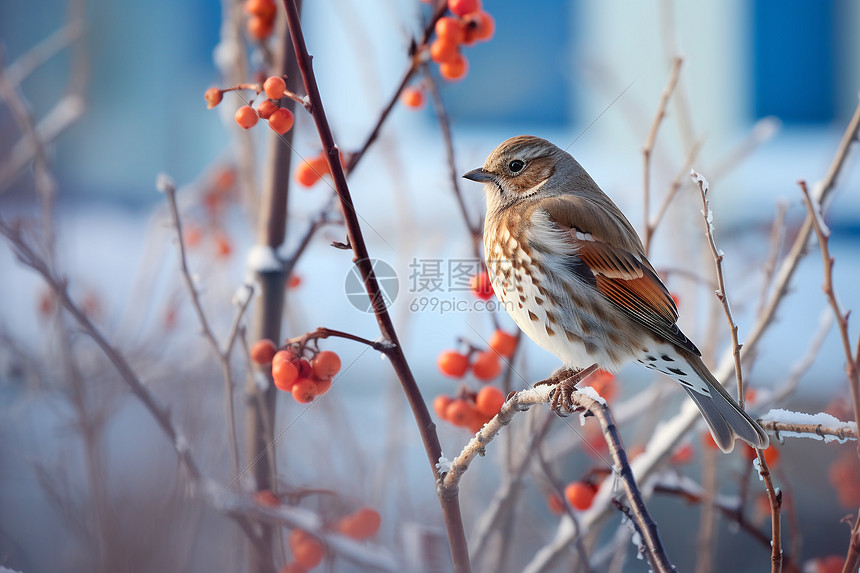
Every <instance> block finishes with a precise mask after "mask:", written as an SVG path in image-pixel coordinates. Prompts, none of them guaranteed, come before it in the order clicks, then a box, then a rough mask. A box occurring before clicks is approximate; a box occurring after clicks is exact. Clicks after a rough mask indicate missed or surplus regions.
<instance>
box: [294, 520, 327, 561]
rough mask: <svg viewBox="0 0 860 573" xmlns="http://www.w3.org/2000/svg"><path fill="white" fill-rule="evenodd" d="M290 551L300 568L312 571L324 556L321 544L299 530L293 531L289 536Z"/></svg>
mask: <svg viewBox="0 0 860 573" xmlns="http://www.w3.org/2000/svg"><path fill="white" fill-rule="evenodd" d="M290 551H292V552H293V558H294V559H295V560H296V562H297V563H298V564H299V565H301V566H302V567H306V568H307V569H313V568H314V567H316V566H317V565H319V564H320V563H321V562H322V560H323V557H324V556H325V546H324V545H323V544H322V542H321V541H320V540H319V539H317V538H316V537H314V536H313V535H311V534H310V533H308V532H307V531H303V530H301V529H294V530H293V532H292V533H291V534H290Z"/></svg>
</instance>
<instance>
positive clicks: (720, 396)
mask: <svg viewBox="0 0 860 573" xmlns="http://www.w3.org/2000/svg"><path fill="white" fill-rule="evenodd" d="M684 358H685V359H686V360H687V363H688V364H689V365H690V367H691V368H692V369H693V370H694V371H695V373H696V374H697V375H698V377H699V378H700V379H701V380H702V382H704V383H705V388H707V392H703V391H701V390H704V388H691V387H690V385H689V384H683V387H684V390H686V391H687V394H688V395H689V396H690V398H692V399H693V402H695V403H696V406H697V407H698V408H699V411H700V412H702V416H704V418H705V421H706V422H707V423H708V427H709V428H710V429H711V435H712V436H713V437H714V441H715V442H716V443H717V445H718V446H719V447H720V449H721V450H722V451H723V452H725V453H729V452H731V451H732V449H734V447H735V438H736V437H738V438H740V439H742V440H743V441H745V442H746V443H748V444H749V445H751V446H752V447H754V448H759V449H764V448H766V447H767V446H768V443H769V440H768V437H767V434H766V433H765V431H764V430H763V429H762V428H761V426H759V425H758V424H757V423H756V421H755V420H753V419H752V418H750V416H749V415H748V414H747V413H746V412H744V411H743V410H742V409H741V407H740V406H738V404H737V402H735V401H734V399H733V398H732V397H731V396H729V393H728V392H726V390H725V388H723V386H722V384H720V383H719V382H718V381H717V379H716V378H714V376H713V374H711V372H710V370H708V367H707V366H705V363H704V362H702V359H701V358H699V357H698V356H696V355H695V354H690V353H684Z"/></svg>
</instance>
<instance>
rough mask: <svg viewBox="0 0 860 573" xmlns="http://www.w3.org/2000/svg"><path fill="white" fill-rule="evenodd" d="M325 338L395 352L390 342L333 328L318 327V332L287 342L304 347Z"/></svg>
mask: <svg viewBox="0 0 860 573" xmlns="http://www.w3.org/2000/svg"><path fill="white" fill-rule="evenodd" d="M325 338H345V339H347V340H352V341H354V342H360V343H361V344H364V345H366V346H369V347H371V348H372V349H374V350H376V351H377V352H381V353H383V354H388V353H389V352H391V351H393V350H394V346H393V345H392V344H391V343H389V342H380V341H378V340H368V339H366V338H362V337H361V336H356V335H355V334H350V333H349V332H343V331H340V330H333V329H331V328H325V327H322V326H320V327H318V328H317V329H316V330H314V331H311V332H308V333H306V334H303V335H301V336H296V337H295V338H290V339H289V340H287V344H297V345H299V346H304V345H305V344H307V343H308V342H310V341H312V340H319V339H325Z"/></svg>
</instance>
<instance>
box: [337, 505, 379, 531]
mask: <svg viewBox="0 0 860 573" xmlns="http://www.w3.org/2000/svg"><path fill="white" fill-rule="evenodd" d="M380 525H382V517H381V516H380V515H379V512H378V511H376V510H375V509H373V508H370V507H362V508H360V509H358V510H356V511H355V512H353V513H351V514H349V515H347V516H344V517H343V518H341V519H340V520H338V522H337V523H336V524H335V530H336V531H337V532H339V533H341V534H343V535H346V536H347V537H351V538H353V539H367V538H368V537H373V536H374V535H376V532H377V531H379V526H380Z"/></svg>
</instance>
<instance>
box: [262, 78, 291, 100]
mask: <svg viewBox="0 0 860 573" xmlns="http://www.w3.org/2000/svg"><path fill="white" fill-rule="evenodd" d="M286 89H287V82H285V81H284V78H279V77H278V76H270V77H268V78H266V81H265V82H263V91H264V92H266V97H267V98H269V99H281V98H282V97H284V90H286Z"/></svg>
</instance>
